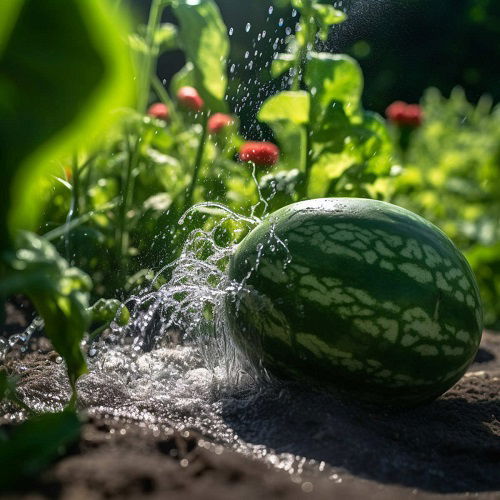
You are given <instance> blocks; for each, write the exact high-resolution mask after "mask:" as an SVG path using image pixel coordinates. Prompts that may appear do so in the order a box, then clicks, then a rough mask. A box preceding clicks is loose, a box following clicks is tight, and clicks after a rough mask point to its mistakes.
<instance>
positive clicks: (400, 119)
mask: <svg viewBox="0 0 500 500" xmlns="http://www.w3.org/2000/svg"><path fill="white" fill-rule="evenodd" d="M385 114H386V116H387V118H388V119H389V120H390V121H391V122H393V123H395V124H396V125H399V126H409V127H418V126H419V125H421V124H422V120H423V112H422V108H421V107H420V106H419V105H418V104H407V103H406V102H403V101H395V102H393V103H392V104H391V105H390V106H388V108H387V109H386V110H385Z"/></svg>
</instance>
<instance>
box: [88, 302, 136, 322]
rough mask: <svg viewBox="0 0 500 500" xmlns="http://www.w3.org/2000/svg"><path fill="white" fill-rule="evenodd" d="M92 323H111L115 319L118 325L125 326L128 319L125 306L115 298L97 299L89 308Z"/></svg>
mask: <svg viewBox="0 0 500 500" xmlns="http://www.w3.org/2000/svg"><path fill="white" fill-rule="evenodd" d="M89 312H90V314H91V317H92V323H108V324H109V323H111V322H112V321H116V323H117V324H118V325H119V326H125V325H126V324H127V323H128V322H129V319H130V312H129V310H128V309H127V307H126V306H125V305H124V304H122V303H121V302H120V301H119V300H116V299H99V300H98V301H97V302H96V303H95V304H94V305H93V306H92V307H90V308H89Z"/></svg>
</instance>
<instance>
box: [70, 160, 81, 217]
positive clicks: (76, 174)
mask: <svg viewBox="0 0 500 500" xmlns="http://www.w3.org/2000/svg"><path fill="white" fill-rule="evenodd" d="M71 177H72V180H73V198H72V200H71V201H72V204H73V206H72V209H71V217H72V218H73V217H78V214H79V212H80V169H79V168H78V157H77V155H76V154H75V156H74V157H73V163H72V165H71Z"/></svg>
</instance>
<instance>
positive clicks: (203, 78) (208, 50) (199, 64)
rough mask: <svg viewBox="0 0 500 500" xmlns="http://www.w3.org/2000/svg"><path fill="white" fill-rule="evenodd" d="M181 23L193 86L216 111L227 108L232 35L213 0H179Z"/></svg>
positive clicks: (181, 35)
mask: <svg viewBox="0 0 500 500" xmlns="http://www.w3.org/2000/svg"><path fill="white" fill-rule="evenodd" d="M173 10H174V14H175V16H176V17H177V18H178V19H179V22H180V33H179V36H180V39H181V42H182V47H183V49H184V51H185V52H186V57H187V59H188V61H189V62H191V63H192V65H193V79H194V82H193V86H194V87H195V88H196V89H197V90H198V92H199V93H200V95H201V97H202V98H203V99H204V101H205V103H206V105H207V106H208V108H209V109H211V110H212V111H225V110H226V103H225V100H224V99H225V97H226V89H227V71H226V65H227V58H228V55H229V38H228V35H227V28H226V26H225V24H224V22H223V20H222V16H221V14H220V11H219V8H218V7H217V4H216V3H215V2H214V1H213V0H198V1H197V2H193V1H192V0H177V1H176V2H175V3H174V5H173Z"/></svg>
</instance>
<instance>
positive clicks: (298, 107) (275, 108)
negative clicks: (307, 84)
mask: <svg viewBox="0 0 500 500" xmlns="http://www.w3.org/2000/svg"><path fill="white" fill-rule="evenodd" d="M310 104H311V103H310V98H309V94H308V93H307V92H305V91H301V90H299V91H287V92H280V93H279V94H276V95H274V96H272V97H270V98H269V99H267V100H266V101H265V102H264V104H263V105H262V107H261V109H260V111H259V114H258V119H259V120H260V121H263V122H265V123H272V122H276V121H283V120H284V121H289V122H292V123H294V124H295V125H307V124H308V123H309V113H310Z"/></svg>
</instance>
